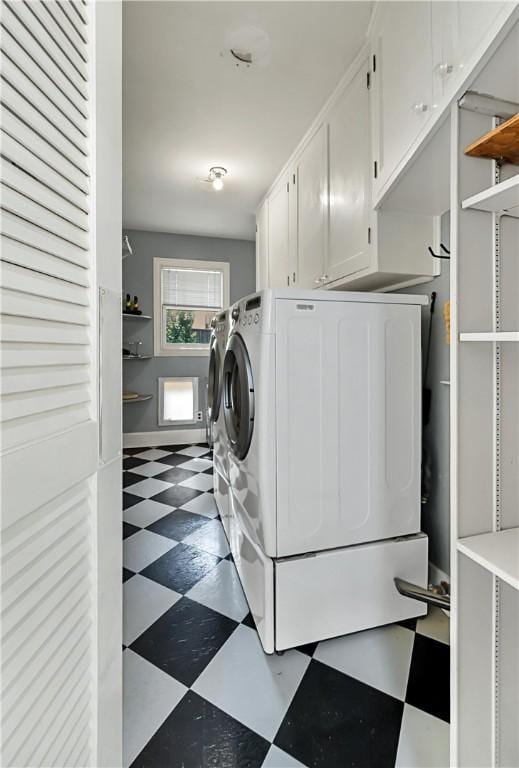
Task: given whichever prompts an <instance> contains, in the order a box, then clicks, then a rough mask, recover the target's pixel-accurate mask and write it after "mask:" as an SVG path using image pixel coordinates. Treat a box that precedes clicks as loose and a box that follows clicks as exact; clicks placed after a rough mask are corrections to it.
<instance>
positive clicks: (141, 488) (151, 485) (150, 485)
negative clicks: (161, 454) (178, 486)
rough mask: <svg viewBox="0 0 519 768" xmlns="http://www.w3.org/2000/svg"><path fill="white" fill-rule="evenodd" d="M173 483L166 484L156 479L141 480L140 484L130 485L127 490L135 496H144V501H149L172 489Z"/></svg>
mask: <svg viewBox="0 0 519 768" xmlns="http://www.w3.org/2000/svg"><path fill="white" fill-rule="evenodd" d="M172 486H173V483H165V482H164V481H163V480H155V478H154V477H148V478H147V479H146V480H141V481H140V483H135V484H134V485H129V486H128V487H127V488H126V489H125V490H126V491H127V492H128V493H131V494H133V495H134V496H142V498H143V499H149V498H150V496H155V494H157V493H160V492H161V491H165V490H167V489H168V488H171V487H172Z"/></svg>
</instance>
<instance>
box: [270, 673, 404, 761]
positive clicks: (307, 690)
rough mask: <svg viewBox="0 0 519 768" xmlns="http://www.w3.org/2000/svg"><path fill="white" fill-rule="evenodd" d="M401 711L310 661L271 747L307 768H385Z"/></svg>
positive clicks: (386, 699) (393, 702)
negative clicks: (282, 750) (281, 750)
mask: <svg viewBox="0 0 519 768" xmlns="http://www.w3.org/2000/svg"><path fill="white" fill-rule="evenodd" d="M403 706H404V705H403V702H401V701H398V700H397V699H394V698H393V697H392V696H388V695H387V694H385V693H382V692H381V691H378V690H376V689H375V688H371V686H369V685H365V684H364V683H361V682H359V681H358V680H354V679H353V678H352V677H349V676H348V675H343V674H341V673H340V672H337V671H336V670H335V669H332V668H331V667H328V666H326V665H325V664H321V663H320V662H318V661H315V660H314V659H312V661H311V662H310V665H309V667H308V669H307V671H306V673H305V676H304V677H303V680H302V681H301V684H300V686H299V688H298V690H297V692H296V694H295V696H294V698H293V700H292V703H291V705H290V707H289V708H288V712H287V714H286V716H285V718H284V720H283V722H282V723H281V726H280V728H279V731H278V733H277V735H276V738H275V739H274V743H275V744H276V745H277V746H278V747H280V749H284V750H285V752H288V753H289V754H291V755H292V756H293V757H295V758H296V759H297V760H299V761H300V762H302V763H303V764H304V765H308V766H312V768H349V767H350V766H351V768H353V766H356V767H357V768H364V767H365V768H367V767H368V766H369V768H390V766H393V765H394V764H395V758H396V753H397V748H398V738H399V734H400V725H401V720H402V712H403Z"/></svg>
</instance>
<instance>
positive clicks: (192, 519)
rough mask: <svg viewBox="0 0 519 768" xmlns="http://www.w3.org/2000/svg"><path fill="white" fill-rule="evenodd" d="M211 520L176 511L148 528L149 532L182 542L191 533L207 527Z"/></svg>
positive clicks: (183, 510) (180, 510)
mask: <svg viewBox="0 0 519 768" xmlns="http://www.w3.org/2000/svg"><path fill="white" fill-rule="evenodd" d="M208 522H209V518H207V517H203V516H202V515H195V514H194V513H193V512H188V511H187V510H185V509H176V510H174V511H173V512H170V513H169V514H168V515H165V516H164V517H161V518H160V520H156V521H155V522H154V523H152V524H151V525H149V526H148V530H149V531H153V533H160V535H161V536H167V537H168V538H169V539H175V541H182V539H185V538H186V536H189V534H190V533H193V531H196V530H197V529H198V528H201V527H202V526H203V525H207V523H208Z"/></svg>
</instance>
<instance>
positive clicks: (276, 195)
mask: <svg viewBox="0 0 519 768" xmlns="http://www.w3.org/2000/svg"><path fill="white" fill-rule="evenodd" d="M288 212H289V209H288V180H287V179H285V178H283V179H282V180H281V181H280V182H279V184H278V185H277V187H275V188H274V190H273V191H272V194H271V195H270V196H269V199H268V285H269V287H270V288H283V287H286V285H287V281H288Z"/></svg>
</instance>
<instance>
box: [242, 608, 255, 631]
mask: <svg viewBox="0 0 519 768" xmlns="http://www.w3.org/2000/svg"><path fill="white" fill-rule="evenodd" d="M242 624H245V626H246V627H250V628H251V629H256V625H255V623H254V619H253V618H252V613H251V612H250V611H249V613H248V614H247V615H246V616H245V618H244V619H243V621H242Z"/></svg>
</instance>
